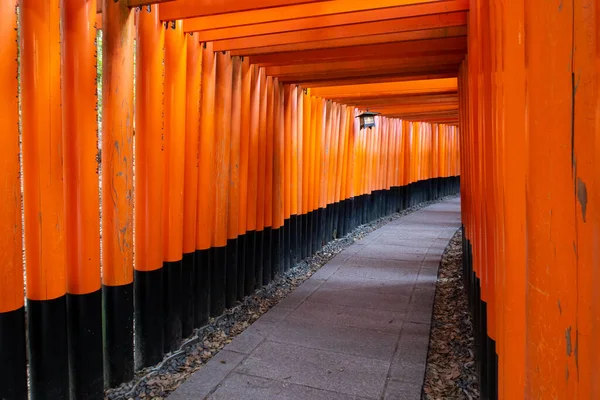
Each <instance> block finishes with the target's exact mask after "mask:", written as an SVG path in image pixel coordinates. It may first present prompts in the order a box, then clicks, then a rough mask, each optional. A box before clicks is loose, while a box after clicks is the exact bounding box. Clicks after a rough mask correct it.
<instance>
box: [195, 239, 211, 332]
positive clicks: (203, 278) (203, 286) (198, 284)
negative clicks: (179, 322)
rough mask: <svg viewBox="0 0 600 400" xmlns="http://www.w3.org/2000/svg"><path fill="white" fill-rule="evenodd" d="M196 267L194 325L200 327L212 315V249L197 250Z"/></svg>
mask: <svg viewBox="0 0 600 400" xmlns="http://www.w3.org/2000/svg"><path fill="white" fill-rule="evenodd" d="M194 268H195V270H196V271H195V272H196V273H195V275H194V292H195V296H194V302H195V303H194V326H195V327H196V328H200V327H201V326H204V325H206V324H207V323H208V318H209V317H210V249H202V250H196V253H195V262H194Z"/></svg>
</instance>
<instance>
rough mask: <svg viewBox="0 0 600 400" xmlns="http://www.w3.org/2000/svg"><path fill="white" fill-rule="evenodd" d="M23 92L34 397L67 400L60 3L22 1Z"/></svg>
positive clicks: (30, 334) (27, 257) (26, 225)
mask: <svg viewBox="0 0 600 400" xmlns="http://www.w3.org/2000/svg"><path fill="white" fill-rule="evenodd" d="M20 13H21V21H20V22H21V24H20V25H21V41H20V45H21V85H22V86H21V89H22V96H23V103H22V132H23V136H22V143H23V189H24V198H25V199H27V200H26V201H25V202H24V214H25V242H26V243H27V246H26V248H25V258H26V262H27V322H28V324H27V325H28V342H29V352H30V354H32V355H33V357H32V358H31V359H30V364H29V371H30V380H31V389H30V390H31V397H32V398H33V399H51V398H67V397H68V396H69V375H68V360H67V319H66V295H65V294H66V262H67V259H66V251H67V248H66V241H65V215H64V212H65V207H64V186H63V185H64V179H63V155H62V151H61V149H62V121H61V119H62V118H61V102H60V101H59V99H60V96H61V82H60V68H61V66H60V32H59V26H60V8H59V1H58V0H53V1H48V2H43V3H39V2H37V1H31V0H29V1H21V4H20Z"/></svg>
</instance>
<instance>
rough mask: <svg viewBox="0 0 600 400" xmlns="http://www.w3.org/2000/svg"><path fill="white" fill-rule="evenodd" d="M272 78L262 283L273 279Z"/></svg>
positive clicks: (266, 162)
mask: <svg viewBox="0 0 600 400" xmlns="http://www.w3.org/2000/svg"><path fill="white" fill-rule="evenodd" d="M273 81H274V79H273V78H272V77H270V76H269V77H267V86H266V90H267V112H266V114H267V132H266V147H265V201H264V214H265V216H264V219H265V229H264V231H265V233H264V241H263V264H264V267H263V281H262V283H263V285H268V284H269V283H270V282H271V279H273V251H272V248H273V132H274V127H275V111H274V107H275V104H274V100H275V93H274V87H273Z"/></svg>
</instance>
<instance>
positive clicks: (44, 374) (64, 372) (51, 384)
mask: <svg viewBox="0 0 600 400" xmlns="http://www.w3.org/2000/svg"><path fill="white" fill-rule="evenodd" d="M27 322H28V326H29V329H28V337H29V351H30V354H34V355H35V357H33V358H31V359H30V360H29V363H30V364H29V368H30V369H29V370H30V373H31V375H30V378H31V398H32V399H33V400H39V399H48V400H53V399H68V398H69V361H68V359H67V297H66V296H65V295H63V296H61V297H58V298H56V299H52V300H29V299H28V300H27Z"/></svg>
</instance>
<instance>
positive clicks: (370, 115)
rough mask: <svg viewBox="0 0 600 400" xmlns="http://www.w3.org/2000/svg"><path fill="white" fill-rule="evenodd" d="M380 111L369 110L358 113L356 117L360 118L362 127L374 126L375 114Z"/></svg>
mask: <svg viewBox="0 0 600 400" xmlns="http://www.w3.org/2000/svg"><path fill="white" fill-rule="evenodd" d="M378 114H379V113H375V112H370V111H369V110H367V111H365V112H364V113H362V114H360V115H357V116H356V118H360V129H363V128H372V127H374V126H375V116H376V115H378Z"/></svg>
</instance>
